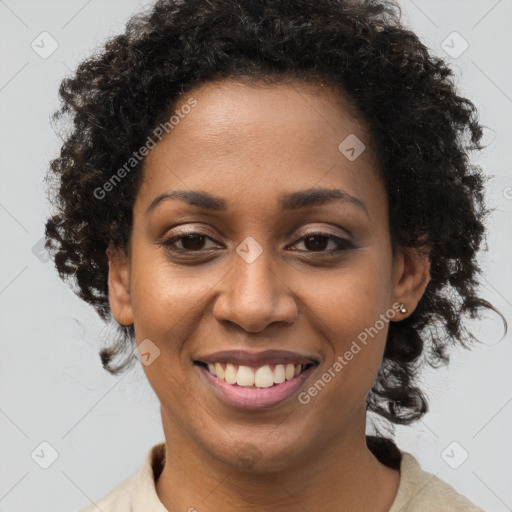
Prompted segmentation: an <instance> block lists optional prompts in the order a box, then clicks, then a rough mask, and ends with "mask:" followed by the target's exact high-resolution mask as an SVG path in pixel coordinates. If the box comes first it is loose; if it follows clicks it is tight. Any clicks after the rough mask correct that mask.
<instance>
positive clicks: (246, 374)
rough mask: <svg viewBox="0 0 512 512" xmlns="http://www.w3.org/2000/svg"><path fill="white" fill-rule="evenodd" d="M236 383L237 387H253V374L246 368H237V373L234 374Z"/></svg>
mask: <svg viewBox="0 0 512 512" xmlns="http://www.w3.org/2000/svg"><path fill="white" fill-rule="evenodd" d="M236 383H237V384H238V385H239V386H253V385H254V372H253V371H252V370H251V369H250V368H249V367H248V366H239V367H238V373H237V374H236ZM258 387H261V386H258Z"/></svg>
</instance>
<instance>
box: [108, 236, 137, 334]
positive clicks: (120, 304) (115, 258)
mask: <svg viewBox="0 0 512 512" xmlns="http://www.w3.org/2000/svg"><path fill="white" fill-rule="evenodd" d="M107 256H108V300H109V303H110V311H111V312H112V316H113V317H114V318H115V319H116V320H117V321H118V322H119V323H120V324H121V325H132V324H133V311H132V305H131V298H130V269H129V264H128V256H127V254H126V252H125V251H123V250H122V249H118V248H115V247H114V246H113V245H112V243H111V244H109V246H108V248H107Z"/></svg>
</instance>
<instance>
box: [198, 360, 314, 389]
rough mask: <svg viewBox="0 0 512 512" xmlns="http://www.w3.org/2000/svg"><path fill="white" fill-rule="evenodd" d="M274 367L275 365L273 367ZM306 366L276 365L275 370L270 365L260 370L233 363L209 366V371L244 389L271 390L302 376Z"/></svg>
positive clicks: (261, 367)
mask: <svg viewBox="0 0 512 512" xmlns="http://www.w3.org/2000/svg"><path fill="white" fill-rule="evenodd" d="M272 366H274V365H272ZM304 366H305V365H300V364H295V365H294V364H291V363H288V364H276V365H275V367H274V370H272V367H271V366H270V365H268V364H266V365H264V366H260V367H259V368H252V367H250V366H243V365H240V366H238V365H236V364H232V363H227V364H224V363H215V364H211V363H209V364H208V371H209V372H210V373H211V374H212V375H214V376H216V377H217V378H219V379H222V380H224V381H225V382H227V383H228V384H237V385H238V386H244V387H257V388H270V387H272V386H273V385H274V384H281V383H283V382H285V381H286V380H292V379H293V378H294V377H297V376H298V375H300V373H301V372H302V370H303V369H304Z"/></svg>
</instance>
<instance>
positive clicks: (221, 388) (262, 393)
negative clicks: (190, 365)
mask: <svg viewBox="0 0 512 512" xmlns="http://www.w3.org/2000/svg"><path fill="white" fill-rule="evenodd" d="M196 367H197V368H199V370H200V371H201V373H202V375H204V378H206V382H207V384H208V385H209V386H210V387H211V388H212V389H213V391H214V393H216V395H217V396H218V397H219V398H220V399H221V400H223V401H224V402H225V403H227V404H228V405H231V406H233V407H236V408H238V409H249V410H254V409H262V408H269V407H274V406H276V405H279V404H282V403H283V402H285V401H287V400H288V399H290V398H291V397H292V396H294V395H295V394H296V393H297V392H298V391H299V389H300V388H301V387H302V385H303V384H304V382H305V381H306V379H307V378H308V377H309V376H310V375H311V373H312V371H313V370H314V369H315V367H316V365H313V366H311V367H309V368H308V369H307V370H304V371H303V372H302V373H301V374H300V375H298V376H297V377H294V378H293V379H291V380H286V381H284V382H283V383H281V384H274V385H273V386H271V387H269V388H254V387H243V386H238V385H236V384H228V383H227V382H226V381H224V380H222V379H219V378H217V377H215V376H213V375H212V374H211V373H210V372H209V371H208V370H207V369H206V368H205V367H204V366H201V365H196Z"/></svg>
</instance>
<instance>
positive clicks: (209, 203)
mask: <svg viewBox="0 0 512 512" xmlns="http://www.w3.org/2000/svg"><path fill="white" fill-rule="evenodd" d="M169 199H178V200H181V201H184V202H185V203H187V204H189V205H191V206H198V207H200V208H205V209H207V210H213V211H226V210H227V203H226V201H225V200H224V199H223V198H221V197H217V196H213V195H211V194H209V193H207V192H201V191H198V190H175V191H173V192H168V193H164V194H160V195H159V196H158V197H156V198H155V199H154V200H153V201H152V202H151V204H150V205H149V206H148V208H147V210H146V215H149V213H150V212H151V211H153V210H154V209H155V208H156V207H157V206H158V205H159V204H160V203H162V202H163V201H166V200H169ZM334 201H341V202H347V203H350V204H353V205H355V206H357V207H359V208H360V209H362V210H363V211H364V212H365V213H366V215H367V216H368V210H367V208H366V205H365V203H364V202H363V201H361V200H360V199H358V198H357V197H354V196H352V195H350V194H349V193H348V192H345V191H343V190H339V189H336V188H334V189H332V188H309V189H306V190H297V191H295V192H288V193H285V194H282V195H281V197H280V198H279V204H280V206H281V208H282V209H283V210H287V211H295V210H300V209H301V208H307V207H310V206H320V205H324V204H328V203H332V202H334Z"/></svg>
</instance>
